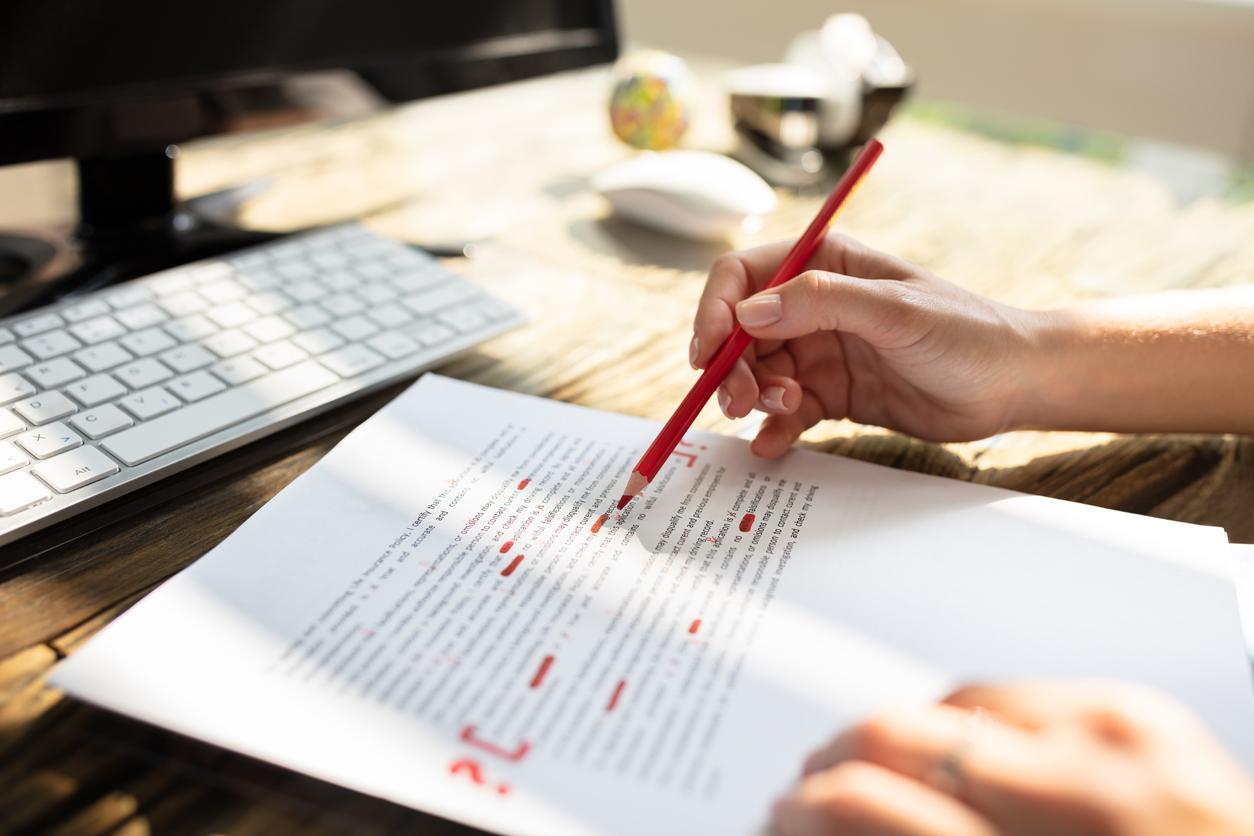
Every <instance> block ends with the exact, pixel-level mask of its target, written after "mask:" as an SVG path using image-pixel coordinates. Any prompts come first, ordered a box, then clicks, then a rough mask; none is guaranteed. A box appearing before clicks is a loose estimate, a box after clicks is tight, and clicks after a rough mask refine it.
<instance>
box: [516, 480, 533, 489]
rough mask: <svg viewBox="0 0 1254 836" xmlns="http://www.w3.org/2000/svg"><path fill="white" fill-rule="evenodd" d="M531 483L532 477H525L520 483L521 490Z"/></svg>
mask: <svg viewBox="0 0 1254 836" xmlns="http://www.w3.org/2000/svg"><path fill="white" fill-rule="evenodd" d="M530 484H531V480H530V479H523V480H522V481H521V482H519V483H518V490H520V491H521V490H522V489H523V488H525V487H527V486H528V485H530Z"/></svg>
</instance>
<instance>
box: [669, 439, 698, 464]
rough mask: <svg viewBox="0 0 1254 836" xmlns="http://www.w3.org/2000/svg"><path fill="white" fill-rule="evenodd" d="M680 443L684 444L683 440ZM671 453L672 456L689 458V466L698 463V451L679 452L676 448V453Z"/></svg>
mask: <svg viewBox="0 0 1254 836" xmlns="http://www.w3.org/2000/svg"><path fill="white" fill-rule="evenodd" d="M680 443H681V444H682V443H683V442H680ZM671 455H672V456H683V457H684V458H685V459H687V460H688V466H689V467H692V466H693V465H694V464H696V463H697V454H696V453H681V452H679V451H678V450H676V451H675V452H674V453H672V454H671Z"/></svg>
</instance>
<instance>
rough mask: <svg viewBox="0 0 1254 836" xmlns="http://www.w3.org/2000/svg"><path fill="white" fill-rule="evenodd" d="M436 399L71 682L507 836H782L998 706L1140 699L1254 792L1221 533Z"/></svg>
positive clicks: (133, 617) (424, 394) (439, 392)
mask: <svg viewBox="0 0 1254 836" xmlns="http://www.w3.org/2000/svg"><path fill="white" fill-rule="evenodd" d="M657 430H658V425H657V424H656V423H653V422H649V421H644V420H641V419H638V418H632V417H626V416H621V415H612V414H607V413H602V412H597V411H595V410H590V409H585V408H582V407H576V406H571V405H568V404H563V403H557V402H553V401H547V400H543V399H539V398H533V397H528V396H524V395H519V394H514V393H510V392H503V391H498V390H493V389H487V388H483V387H478V386H474V385H472V384H467V383H463V382H459V381H455V380H450V379H446V378H441V377H438V376H434V375H428V376H426V377H424V378H423V379H422V380H421V381H419V382H418V383H417V384H415V385H414V386H413V387H412V388H410V389H409V391H407V392H406V393H405V394H403V395H402V396H401V397H399V398H397V399H396V400H395V401H394V402H393V403H392V404H390V405H389V406H387V407H386V408H385V409H383V410H382V411H381V412H379V413H378V414H377V415H375V416H374V417H373V418H371V419H370V420H369V421H367V422H366V423H364V424H363V425H362V426H361V427H359V428H358V429H357V430H355V431H354V432H353V433H352V434H351V435H350V436H349V437H348V438H346V439H345V440H344V441H343V442H341V443H340V444H339V445H338V446H337V447H336V448H335V449H334V450H332V451H331V453H330V454H329V455H327V456H326V457H325V458H324V459H323V460H322V461H321V462H320V463H319V464H317V465H316V466H315V467H314V468H312V469H311V470H310V471H309V472H307V473H306V474H304V475H303V476H301V477H300V478H299V479H297V480H296V481H295V482H294V483H293V484H292V485H290V486H289V487H288V488H287V489H286V490H284V491H283V492H282V493H280V494H279V495H278V496H277V497H276V498H275V499H274V500H272V501H271V502H270V503H269V504H268V505H267V506H266V507H264V508H262V509H261V510H260V511H259V512H257V514H256V515H254V516H253V517H252V519H250V520H249V521H248V522H247V523H245V524H244V525H243V526H241V527H240V529H239V530H238V531H237V532H235V533H234V534H233V535H231V536H230V537H229V538H228V539H227V540H226V541H224V542H223V543H222V544H221V545H220V546H218V547H217V548H216V549H214V550H213V551H212V552H211V553H210V554H208V555H207V556H205V557H204V558H203V559H201V560H200V561H198V562H197V563H196V564H194V565H193V566H191V567H190V568H188V569H187V570H185V571H183V572H182V573H180V574H179V575H178V576H176V577H174V578H173V579H171V580H170V581H169V582H167V583H166V584H165V585H163V586H162V587H161V588H159V589H158V590H156V591H155V592H154V593H152V594H151V595H149V596H148V597H147V598H145V599H144V600H143V601H141V602H140V603H139V604H138V605H136V606H135V607H134V608H133V609H131V610H130V611H129V612H127V613H126V614H125V615H123V616H122V617H121V618H119V619H118V620H117V621H116V622H114V623H113V624H111V625H110V626H109V627H107V628H106V629H105V630H104V631H103V632H102V633H101V634H100V635H99V636H97V637H96V638H95V639H93V640H92V641H91V642H89V643H88V644H87V645H86V646H85V647H84V648H83V649H81V650H79V651H78V652H76V653H75V654H74V655H73V656H72V657H71V658H70V659H68V660H67V661H66V662H65V663H64V664H63V666H62V667H61V668H60V670H59V671H58V672H57V674H56V677H55V684H57V685H58V686H60V687H62V688H65V689H66V690H67V691H69V692H70V693H72V694H74V695H76V696H78V697H80V698H82V699H85V700H88V701H90V702H93V703H96V704H99V705H102V706H104V707H107V708H110V709H113V710H115V711H118V712H121V713H123V714H127V715H130V716H133V717H136V718H139V719H141V720H144V721H147V722H151V723H156V724H158V725H162V726H165V727H167V728H170V729H173V730H175V731H177V732H181V733H183V734H187V735H190V736H193V737H196V738H200V739H203V740H206V741H209V742H212V743H215V744H218V745H221V746H225V747H228V748H230V749H234V750H238V751H240V752H243V753H246V754H249V755H252V756H255V757H258V758H262V759H265V760H268V761H272V762H274V763H277V764H282V765H284V766H287V767H290V768H292V769H296V770H300V771H302V772H306V773H308V774H310V775H314V776H316V777H318V778H322V779H325V780H328V781H333V782H336V783H339V784H342V785H344V786H348V787H352V788H354V789H357V790H360V791H362V792H365V793H369V794H372V795H376V796H380V797H383V798H387V799H391V800H393V801H396V802H399V803H401V804H406V805H411V806H413V807H417V808H421V809H423V810H426V811H428V812H431V813H435V814H437V815H441V816H446V817H448V818H450V819H456V820H460V821H463V822H466V823H469V824H472V825H475V826H478V827H481V828H485V829H487V830H491V831H496V832H500V833H503V834H519V835H520V836H522V835H523V834H527V835H530V834H535V835H536V836H539V834H545V836H566V834H571V836H573V835H574V834H607V835H608V834H616V835H621V836H629V834H630V836H656V835H657V834H683V836H699V835H700V834H711V835H713V834H719V836H728V834H746V835H747V834H751V833H754V832H756V831H757V830H759V829H760V828H761V826H762V825H763V824H764V823H765V821H766V819H767V815H768V810H769V805H770V802H771V801H772V800H773V799H774V798H775V797H777V796H779V795H780V794H782V793H783V792H785V791H786V790H787V789H788V787H789V786H790V785H791V784H792V782H794V781H795V780H796V778H797V777H798V775H799V771H800V768H801V763H802V760H803V758H804V756H805V755H806V754H807V753H808V752H809V751H810V750H811V749H813V748H815V747H817V746H819V745H820V744H822V743H824V742H826V740H827V739H829V738H830V736H831V735H832V734H834V733H836V732H837V731H838V730H839V729H840V728H842V727H843V726H845V725H847V724H849V723H851V722H854V721H857V720H858V719H859V718H861V717H863V716H865V715H866V714H867V713H868V712H871V711H874V710H876V709H879V708H883V707H885V706H888V705H892V704H902V703H922V702H927V701H931V700H935V699H937V698H938V697H940V696H942V695H943V694H944V693H946V692H947V691H948V690H950V689H951V688H953V687H954V686H956V685H957V684H959V683H960V682H963V681H966V680H969V679H984V680H987V679H1004V678H1021V677H1054V676H1069V677H1121V678H1128V679H1133V680H1138V681H1141V682H1145V683H1148V684H1150V685H1153V686H1156V687H1159V688H1162V689H1165V690H1166V691H1168V692H1170V693H1172V694H1174V695H1175V696H1176V697H1178V698H1180V699H1181V700H1183V701H1184V702H1185V703H1187V704H1188V705H1190V706H1191V707H1192V708H1193V709H1194V710H1195V711H1196V712H1198V713H1199V714H1200V715H1201V716H1202V718H1203V719H1204V720H1205V721H1206V722H1207V724H1208V725H1209V726H1210V727H1211V728H1212V729H1213V730H1214V731H1215V732H1216V734H1218V735H1219V737H1220V738H1221V739H1222V740H1223V741H1224V742H1225V744H1226V745H1227V746H1228V747H1229V748H1230V749H1231V750H1232V751H1233V752H1234V753H1235V754H1236V755H1237V756H1238V757H1239V758H1240V759H1241V760H1242V761H1243V762H1244V763H1245V764H1246V765H1247V766H1249V767H1254V701H1252V700H1251V685H1250V667H1249V662H1248V659H1247V656H1246V654H1245V650H1244V646H1243V643H1242V635H1241V626H1240V621H1239V619H1238V615H1237V603H1236V596H1235V593H1234V590H1233V583H1232V579H1231V573H1230V569H1229V567H1228V560H1229V554H1228V547H1227V542H1226V538H1225V537H1224V535H1223V532H1222V531H1219V530H1217V529H1209V528H1201V527H1197V526H1189V525H1184V524H1180V523H1174V522H1169V521H1164V520H1157V519H1151V518H1146V517H1139V516H1134V515H1130V514H1123V513H1119V512H1113V511H1106V510H1102V509H1099V508H1093V507H1089V506H1085V505H1077V504H1072V503H1066V502H1061V501H1056V500H1050V499H1045V498H1040V497H1033V496H1025V495H1021V494H1016V493H1012V492H1009V491H1004V490H999V489H995V488H990V487H985V486H980V485H972V484H967V483H963V482H957V481H953V480H947V479H941V478H936V477H930V476H923V475H919V474H914V473H907V472H901V471H897V470H893V469H889V468H884V467H879V466H875V465H870V464H865V463H861V462H856V461H851V460H848V459H844V458H839V457H835V456H827V455H821V454H817V453H812V452H808V451H800V450H796V451H792V452H790V453H789V454H788V455H786V456H784V457H783V458H781V459H778V460H774V461H764V460H760V459H755V458H753V457H752V456H751V455H750V454H749V451H748V445H747V443H746V442H744V441H742V440H739V439H734V438H725V437H722V436H717V435H712V434H709V433H703V432H696V431H693V432H691V433H689V434H688V436H687V437H686V438H685V440H684V442H683V444H682V445H681V446H680V448H679V449H678V450H677V451H676V454H675V455H674V456H673V457H672V458H671V460H670V462H669V464H668V465H667V466H666V467H665V468H664V469H663V470H662V471H661V473H660V474H659V476H658V478H657V479H655V480H654V482H653V484H652V485H651V486H650V487H649V488H648V489H646V491H645V492H644V494H643V495H642V496H641V497H639V498H638V499H636V500H635V501H633V502H632V504H630V505H629V506H627V508H626V509H625V510H624V511H623V512H622V513H621V514H618V513H614V511H613V509H614V505H615V503H616V501H617V499H618V497H619V496H620V494H621V493H622V490H623V486H624V483H625V481H626V477H627V474H628V473H629V472H630V470H631V468H632V466H633V465H634V464H635V463H636V461H637V460H638V459H639V457H640V454H641V453H642V452H643V450H644V449H645V447H647V446H648V444H649V443H650V442H651V441H652V440H653V437H654V436H655V435H656V433H657Z"/></svg>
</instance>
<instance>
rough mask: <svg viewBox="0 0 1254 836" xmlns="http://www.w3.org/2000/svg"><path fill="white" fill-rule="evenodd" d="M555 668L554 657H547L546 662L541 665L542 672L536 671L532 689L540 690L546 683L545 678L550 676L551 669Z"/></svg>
mask: <svg viewBox="0 0 1254 836" xmlns="http://www.w3.org/2000/svg"><path fill="white" fill-rule="evenodd" d="M551 667H553V657H552V656H545V657H544V661H543V662H541V663H540V670H538V671H536V675H535V678H534V679H532V680H531V687H532V688H539V687H540V685H541V683H543V682H544V677H545V676H546V675H547V674H548V672H549V668H551Z"/></svg>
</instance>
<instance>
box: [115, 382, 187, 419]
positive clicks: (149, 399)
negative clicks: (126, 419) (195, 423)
mask: <svg viewBox="0 0 1254 836" xmlns="http://www.w3.org/2000/svg"><path fill="white" fill-rule="evenodd" d="M118 404H120V405H121V407H122V408H123V409H125V410H126V411H127V412H129V413H131V414H132V415H134V416H135V417H136V418H138V419H139V420H141V421H147V420H148V419H149V418H156V417H157V416H158V415H165V414H166V413H167V412H172V411H173V410H176V409H178V408H179V406H180V404H179V399H178V398H176V397H174V396H173V395H171V394H170V393H169V392H167V391H166V390H164V389H162V388H160V387H159V386H153V387H152V388H151V389H144V390H143V391H142V392H136V393H135V394H133V395H127V396H126V397H125V398H123V399H122V400H120V401H118Z"/></svg>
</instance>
